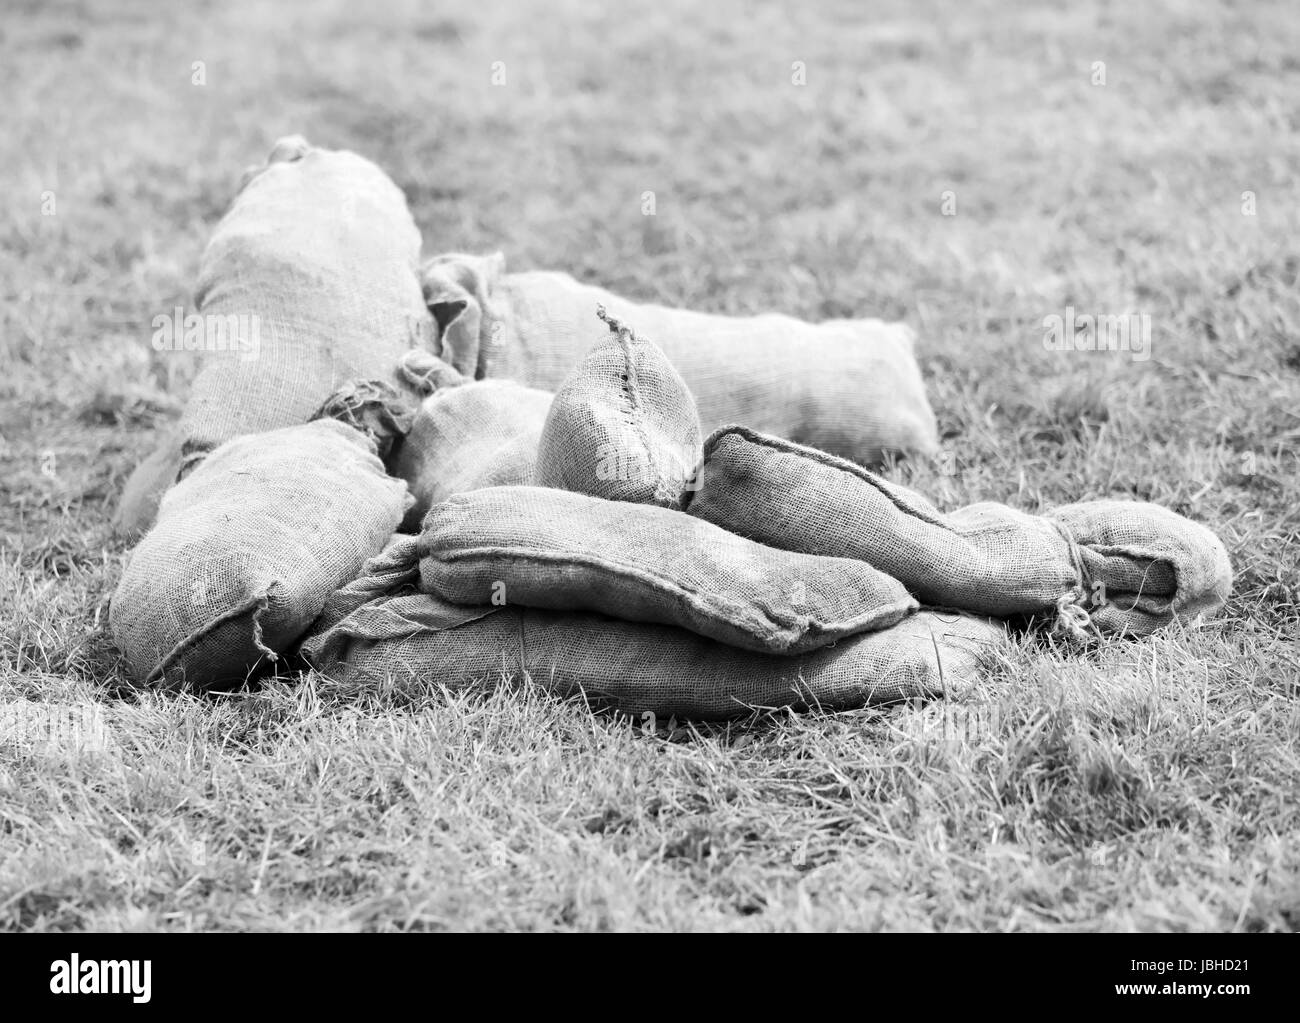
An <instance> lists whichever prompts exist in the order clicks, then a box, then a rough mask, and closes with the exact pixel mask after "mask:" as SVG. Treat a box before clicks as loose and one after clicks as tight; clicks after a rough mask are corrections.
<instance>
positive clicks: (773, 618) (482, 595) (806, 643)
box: [418, 487, 917, 654]
mask: <svg viewBox="0 0 1300 1023" xmlns="http://www.w3.org/2000/svg"><path fill="white" fill-rule="evenodd" d="M418 552H419V554H420V557H421V561H420V588H421V589H422V590H424V591H426V592H429V593H434V594H437V595H438V596H439V597H441V598H443V599H444V600H447V601H449V602H451V603H455V604H466V605H472V604H480V605H488V606H492V605H505V604H522V605H525V606H528V607H536V608H546V609H550V610H556V611H581V610H585V611H598V612H601V613H603V614H606V615H610V616H611V617H614V618H621V619H625V620H627V621H635V622H658V623H661V624H665V625H677V626H680V627H681V628H682V629H686V630H689V631H691V632H694V633H697V634H699V635H701V636H707V637H710V638H712V639H715V640H718V641H719V642H722V643H726V644H728V645H730V646H735V647H740V648H743V649H747V650H756V651H760V652H765V653H773V654H793V653H802V652H805V651H808V650H814V649H817V648H819V647H824V646H827V645H829V644H831V643H835V642H837V641H840V640H844V639H845V638H846V637H849V636H853V635H856V634H857V633H860V632H867V631H872V630H880V629H884V628H888V627H889V626H891V625H894V624H896V623H897V622H899V621H900V620H901V619H903V618H904V617H906V616H907V615H908V614H910V613H912V612H913V611H915V610H916V607H917V604H916V601H915V600H913V599H912V598H911V597H910V596H909V595H908V593H907V591H906V590H905V589H904V588H903V586H902V585H901V584H900V583H899V582H898V581H897V580H896V579H892V578H890V577H889V576H887V575H885V574H884V573H882V572H878V571H876V570H875V569H874V568H872V567H871V566H870V565H868V564H866V563H865V562H862V561H854V560H851V559H848V558H821V557H815V556H811V555H806V554H792V553H790V552H787V551H781V550H777V549H776V548H774V547H767V546H764V545H763V544H758V543H754V542H753V541H751V540H746V539H744V538H743V537H740V536H736V535H735V534H734V533H729V532H727V531H726V530H724V529H719V528H718V527H717V526H713V525H710V524H709V523H707V522H704V521H702V520H700V519H698V518H694V517H692V516H690V515H686V514H684V513H683V512H680V511H675V510H673V509H670V508H660V507H656V506H654V505H643V504H628V503H622V502H617V501H607V500H603V499H601V498H597V497H591V496H588V495H586V494H578V493H571V492H569V491H564V490H554V489H549V488H546V487H489V488H485V489H481V490H473V491H469V492H468V493H462V494H457V495H454V496H453V497H451V498H449V499H448V500H446V501H443V502H442V503H440V504H436V505H434V506H433V508H432V509H430V511H429V514H428V516H427V517H426V518H425V520H424V531H423V533H422V534H421V536H420V541H419V546H418Z"/></svg>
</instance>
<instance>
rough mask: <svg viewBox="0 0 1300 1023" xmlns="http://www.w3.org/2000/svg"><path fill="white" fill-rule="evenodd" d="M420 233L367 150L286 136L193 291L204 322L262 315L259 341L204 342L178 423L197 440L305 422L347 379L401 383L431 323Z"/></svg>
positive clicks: (189, 440)
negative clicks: (223, 346)
mask: <svg viewBox="0 0 1300 1023" xmlns="http://www.w3.org/2000/svg"><path fill="white" fill-rule="evenodd" d="M419 252H420V233H419V231H418V230H417V229H416V227H415V223H414V221H413V220H412V219H411V214H410V211H409V210H408V209H407V206H406V199H405V197H404V196H403V195H402V192H401V190H400V189H398V187H397V186H396V185H394V184H393V182H392V181H391V180H390V179H389V178H388V176H387V175H386V174H384V172H383V171H382V170H380V169H379V168H378V167H376V166H375V165H374V164H373V163H371V162H370V161H369V160H366V159H363V158H362V157H360V156H357V155H356V154H355V153H350V152H345V151H332V150H327V149H318V148H314V147H312V146H310V145H308V144H307V143H306V142H305V141H304V140H302V139H300V138H293V139H282V140H281V141H280V142H279V143H277V148H276V150H275V151H273V153H272V159H271V160H269V161H268V163H267V166H266V167H265V168H264V169H263V170H262V171H261V173H258V174H257V175H255V176H254V177H252V178H251V180H249V181H248V182H247V183H246V184H245V186H244V188H243V190H242V191H241V192H240V193H239V195H238V197H237V198H236V199H235V201H234V203H233V205H232V206H231V208H230V211H229V212H228V213H227V214H226V215H225V217H223V218H222V220H221V222H220V223H219V224H217V226H216V229H215V230H214V231H213V234H212V238H211V239H210V240H209V242H208V245H207V248H206V249H205V250H204V253H203V259H202V263H201V264H200V268H199V281H198V289H197V292H196V295H195V301H196V304H197V306H198V310H199V313H200V314H201V316H202V317H203V319H204V320H205V321H207V320H212V321H215V320H217V319H219V318H222V317H227V318H230V317H233V318H240V317H244V318H249V317H256V323H257V340H256V344H255V345H254V346H253V347H252V350H251V351H244V350H241V351H237V352H230V351H224V352H207V353H205V354H204V356H203V368H202V369H201V371H200V372H199V375H198V376H197V378H196V379H195V381H194V386H193V389H192V390H191V392H190V397H189V404H188V406H187V408H186V410H185V413H184V415H183V416H182V419H181V431H182V434H183V436H184V441H185V444H186V447H187V449H189V450H195V449H197V450H209V449H211V448H214V447H216V446H217V445H218V444H221V443H223V442H225V441H226V440H229V439H230V438H231V437H234V436H236V435H238V434H242V433H257V432H260V431H263V430H273V429H276V428H278V427H282V426H291V425H294V424H296V423H303V422H306V421H307V418H308V416H310V415H311V414H312V413H313V412H314V411H315V410H316V409H317V408H319V407H320V405H321V403H322V402H323V401H324V400H325V399H326V398H327V397H328V396H329V395H330V394H331V393H332V392H334V391H335V390H336V389H337V388H338V387H339V386H340V385H342V384H344V383H346V382H348V381H351V380H386V381H388V382H390V383H392V384H394V385H395V386H398V387H404V386H405V383H404V381H403V380H402V378H401V377H399V375H398V374H397V373H396V367H397V362H398V359H399V358H400V357H401V356H402V354H403V353H404V352H405V351H407V349H409V348H411V347H413V346H416V345H419V344H422V343H428V342H429V341H430V340H431V339H432V336H433V326H432V321H431V320H430V318H429V313H428V310H427V309H426V307H425V305H424V302H423V300H422V298H421V294H420V285H419V280H418V277H417V276H416V266H417V263H418V260H419Z"/></svg>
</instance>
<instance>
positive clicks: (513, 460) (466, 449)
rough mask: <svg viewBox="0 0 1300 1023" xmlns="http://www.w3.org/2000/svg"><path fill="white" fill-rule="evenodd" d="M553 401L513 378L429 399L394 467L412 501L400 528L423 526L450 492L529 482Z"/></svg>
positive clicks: (470, 385) (444, 391)
mask: <svg viewBox="0 0 1300 1023" xmlns="http://www.w3.org/2000/svg"><path fill="white" fill-rule="evenodd" d="M551 399H552V395H551V394H550V393H549V392H547V391H538V390H535V389H533V388H531V387H524V386H523V385H522V384H517V383H515V382H514V381H512V380H482V381H474V382H471V383H466V384H462V385H458V386H456V385H454V386H450V387H444V388H441V389H439V390H437V391H435V392H434V393H433V394H432V395H430V396H429V397H428V398H426V399H425V400H424V402H423V403H422V404H421V405H420V407H419V410H418V411H417V412H416V414H415V419H414V421H413V423H412V424H411V429H410V432H408V433H407V434H406V436H405V438H404V439H403V440H402V441H401V442H400V443H399V444H398V446H397V448H396V450H395V451H394V454H393V457H392V460H391V463H390V464H391V466H392V471H393V475H395V476H398V477H400V478H401V479H403V480H405V481H406V483H407V485H408V486H409V487H410V488H411V494H412V495H413V497H414V498H415V501H414V503H413V504H412V505H411V508H410V510H409V511H408V512H407V515H406V519H405V521H404V523H403V526H402V528H403V529H406V530H408V531H409V530H415V529H418V528H419V526H420V522H421V520H422V519H423V518H424V515H425V513H426V512H427V511H428V510H429V507H430V506H431V505H434V504H437V503H438V502H439V501H444V500H446V499H447V498H448V497H450V496H451V495H452V494H458V493H461V492H462V491H465V490H474V489H477V488H478V487H488V486H503V485H507V484H523V483H529V482H531V481H532V478H533V473H534V469H535V465H536V462H537V446H538V444H539V442H540V440H541V435H542V427H543V425H544V424H545V422H546V415H547V413H548V411H549V410H550V407H551Z"/></svg>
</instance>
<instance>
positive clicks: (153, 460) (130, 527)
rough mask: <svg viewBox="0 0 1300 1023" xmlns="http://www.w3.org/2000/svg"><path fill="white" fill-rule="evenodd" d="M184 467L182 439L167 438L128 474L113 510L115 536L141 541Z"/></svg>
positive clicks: (175, 437) (174, 436) (171, 436)
mask: <svg viewBox="0 0 1300 1023" xmlns="http://www.w3.org/2000/svg"><path fill="white" fill-rule="evenodd" d="M180 468H181V439H180V437H179V436H176V435H175V434H173V435H170V436H168V437H166V438H165V439H164V440H163V441H162V443H161V444H159V445H158V447H157V449H155V451H154V452H153V454H151V455H150V456H149V457H148V458H146V459H145V460H144V461H143V462H141V463H140V464H139V465H137V466H136V467H135V470H134V471H133V472H132V473H131V475H130V476H129V477H127V481H126V485H125V486H124V487H123V488H122V497H121V500H120V501H119V502H118V505H117V510H116V511H115V512H114V513H113V519H112V528H113V533H114V534H115V535H116V536H120V537H122V538H123V539H127V540H138V539H139V538H140V537H142V536H144V534H145V533H146V532H147V531H148V529H149V527H150V526H152V525H153V521H154V519H155V518H156V517H157V515H158V502H159V501H161V500H162V496H163V494H164V493H165V492H166V491H167V488H168V487H170V486H171V485H172V484H173V483H175V482H176V474H177V473H178V472H180Z"/></svg>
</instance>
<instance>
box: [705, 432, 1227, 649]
mask: <svg viewBox="0 0 1300 1023" xmlns="http://www.w3.org/2000/svg"><path fill="white" fill-rule="evenodd" d="M689 511H690V514H692V515H695V516H698V517H699V518H702V519H704V520H706V521H708V522H712V523H714V524H715V525H718V526H721V527H722V528H724V529H727V530H730V531H732V532H734V533H738V534H740V535H741V536H746V537H749V538H751V539H753V540H757V541H758V542H760V543H764V544H769V545H771V546H773V547H780V548H782V549H784V550H791V551H801V552H804V553H808V554H820V555H823V556H827V557H842V558H859V559H861V560H863V561H866V562H868V563H869V564H871V565H874V566H875V567H876V568H878V569H880V570H881V571H882V572H887V573H889V574H890V575H892V576H894V577H896V578H897V579H899V580H900V581H901V582H902V583H903V584H904V585H905V586H906V587H907V588H908V590H910V591H911V592H912V593H913V594H914V595H915V596H916V597H917V598H918V599H919V600H920V601H921V602H922V603H923V604H930V605H940V606H945V607H954V608H960V609H962V610H965V611H971V612H977V613H980V614H990V615H1011V614H1020V613H1031V612H1038V611H1045V610H1049V609H1052V608H1056V609H1057V610H1058V611H1059V612H1060V613H1061V615H1062V618H1061V621H1062V623H1063V624H1065V625H1067V626H1072V627H1074V628H1077V629H1082V628H1084V627H1085V626H1086V624H1087V623H1088V621H1089V620H1090V621H1091V623H1092V624H1094V625H1096V626H1097V628H1098V629H1100V630H1101V631H1104V632H1112V633H1125V632H1127V633H1132V634H1135V635H1145V634H1147V633H1150V632H1152V631H1154V630H1155V629H1156V628H1159V627H1160V626H1161V625H1165V624H1167V623H1169V622H1171V621H1173V620H1174V619H1175V618H1177V617H1192V616H1194V615H1196V614H1198V613H1201V612H1207V613H1209V612H1213V611H1216V610H1217V609H1218V608H1220V607H1221V606H1222V605H1223V604H1224V602H1225V601H1226V600H1227V598H1228V595H1229V593H1230V591H1231V588H1232V569H1231V566H1230V564H1229V562H1228V554H1227V551H1226V550H1225V548H1224V546H1223V544H1222V542H1221V541H1220V540H1219V539H1218V537H1216V536H1215V535H1214V534H1213V533H1211V532H1210V531H1209V530H1207V529H1206V528H1205V527H1204V526H1200V525H1197V524H1196V523H1194V522H1191V521H1189V520H1187V519H1185V518H1183V517H1182V516H1180V515H1176V514H1174V513H1173V512H1171V511H1169V510H1167V509H1165V508H1161V507H1158V506H1156V505H1151V504H1142V503H1139V502H1136V501H1089V502H1085V503H1082V504H1073V505H1065V506H1064V507H1061V508H1058V509H1056V510H1055V511H1052V512H1050V513H1048V514H1046V515H1042V516H1038V515H1029V514H1027V513H1025V512H1021V511H1017V510H1016V509H1014V508H1009V507H1007V506H1005V505H1001V504H994V503H989V502H983V503H979V504H973V505H969V506H968V507H965V508H959V509H957V510H956V511H953V512H949V513H947V514H942V513H940V512H939V511H938V510H937V509H936V508H935V507H934V506H933V505H931V504H930V503H929V502H928V501H926V500H925V499H924V498H923V497H921V496H920V495H919V494H916V493H915V492H913V491H911V490H908V489H906V488H905V487H900V486H897V485H895V484H892V483H889V482H887V481H885V480H883V479H881V478H880V477H878V476H875V475H873V474H872V473H870V472H867V471H866V470H865V469H863V468H861V467H859V466H857V465H853V464H852V463H850V462H847V461H844V460H842V459H839V458H835V457H833V456H831V455H828V454H826V453H825V452H822V451H816V450H813V449H810V448H806V447H801V446H800V445H797V444H792V443H790V442H788V441H784V440H781V439H779V438H776V437H768V436H764V435H761V434H758V433H756V432H754V431H751V430H745V429H740V428H730V429H725V430H721V431H719V432H718V433H716V434H714V435H713V436H712V437H710V438H709V440H708V441H707V442H706V443H705V449H704V467H703V470H702V473H701V480H700V485H699V489H698V490H697V491H695V492H694V493H693V494H692V496H691V503H690V506H689Z"/></svg>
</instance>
